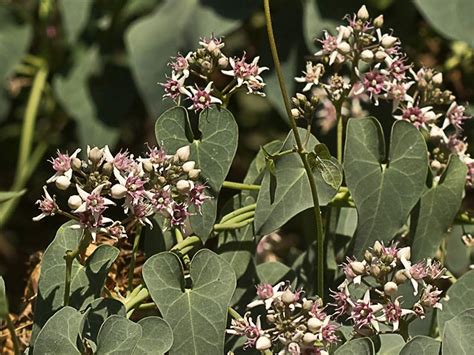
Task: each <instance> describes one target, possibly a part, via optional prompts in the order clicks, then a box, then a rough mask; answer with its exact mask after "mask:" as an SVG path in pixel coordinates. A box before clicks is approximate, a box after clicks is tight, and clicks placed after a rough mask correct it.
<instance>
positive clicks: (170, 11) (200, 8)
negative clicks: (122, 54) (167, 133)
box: [125, 0, 246, 116]
mask: <svg viewBox="0 0 474 355" xmlns="http://www.w3.org/2000/svg"><path fill="white" fill-rule="evenodd" d="M221 3H222V2H220V1H217V0H208V1H205V2H204V1H200V0H181V1H178V2H177V1H174V0H166V1H164V2H163V4H162V5H161V6H160V7H158V8H157V10H156V11H155V12H153V13H152V14H150V15H149V16H147V17H144V18H143V19H140V20H139V21H136V22H135V23H134V24H133V25H132V26H130V29H129V30H128V31H127V34H126V36H125V42H126V45H127V48H128V53H129V54H130V65H131V68H132V71H133V74H134V76H135V79H136V83H137V85H138V88H139V91H140V92H141V94H142V97H143V99H144V101H145V103H146V106H147V108H148V110H149V112H150V113H151V114H152V115H153V116H158V115H159V114H160V113H162V112H163V109H164V108H166V107H169V104H168V105H164V104H163V100H162V95H163V90H162V89H160V88H159V86H157V85H156V83H157V82H164V81H166V77H165V75H166V74H169V72H170V70H169V69H168V66H167V65H166V64H167V63H168V62H169V61H170V57H174V56H176V55H177V53H178V51H181V53H183V54H186V53H188V52H189V51H191V50H194V49H195V48H197V47H198V46H199V44H198V41H199V37H200V36H207V37H209V36H210V35H211V33H214V34H216V35H222V34H225V33H227V32H229V31H231V30H233V29H235V28H236V27H237V26H238V25H239V22H240V21H238V20H236V19H229V18H226V17H224V16H225V15H230V16H235V10H237V8H236V7H234V9H233V10H234V14H232V12H231V11H228V10H229V9H227V11H222V9H218V10H219V11H216V9H214V8H212V7H222V6H225V5H222V4H221ZM241 8H243V9H246V7H244V6H242V7H241ZM224 10H226V9H224ZM240 12H242V9H240ZM243 12H246V11H243ZM242 15H243V16H244V15H245V14H242ZM170 29H173V30H172V31H170Z"/></svg>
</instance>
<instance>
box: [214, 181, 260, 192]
mask: <svg viewBox="0 0 474 355" xmlns="http://www.w3.org/2000/svg"><path fill="white" fill-rule="evenodd" d="M222 187H225V188H228V189H234V190H260V185H252V184H242V183H240V182H233V181H224V183H223V184H222Z"/></svg>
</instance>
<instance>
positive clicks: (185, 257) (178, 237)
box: [174, 228, 193, 266]
mask: <svg viewBox="0 0 474 355" xmlns="http://www.w3.org/2000/svg"><path fill="white" fill-rule="evenodd" d="M174 233H175V236H176V244H181V243H184V238H183V234H182V233H181V231H180V230H179V228H175V230H174ZM186 239H187V238H186ZM192 248H193V247H191V248H190V247H189V246H188V247H186V248H183V249H181V250H180V253H181V254H182V256H183V261H184V264H185V265H186V266H189V264H190V263H191V259H189V256H188V255H187V253H188V252H189V251H190V250H191V249H192ZM185 250H186V252H185Z"/></svg>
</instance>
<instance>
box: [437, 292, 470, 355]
mask: <svg viewBox="0 0 474 355" xmlns="http://www.w3.org/2000/svg"><path fill="white" fill-rule="evenodd" d="M468 297H471V298H472V294H471V295H469V296H468ZM473 333H474V309H473V308H471V309H465V310H464V311H463V312H462V313H460V314H458V315H457V316H456V317H454V318H452V319H451V320H449V321H447V322H446V324H445V328H444V335H443V345H442V347H443V351H442V354H443V355H468V354H472V349H473V348H474V337H473V336H472V334H473Z"/></svg>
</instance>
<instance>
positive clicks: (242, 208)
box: [221, 203, 257, 224]
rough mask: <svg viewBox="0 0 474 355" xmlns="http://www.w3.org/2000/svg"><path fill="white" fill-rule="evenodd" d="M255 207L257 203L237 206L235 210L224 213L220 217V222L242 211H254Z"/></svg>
mask: <svg viewBox="0 0 474 355" xmlns="http://www.w3.org/2000/svg"><path fill="white" fill-rule="evenodd" d="M256 207H257V204H256V203H252V204H250V205H248V206H244V207H241V208H238V209H236V210H235V211H232V212H230V213H228V214H226V215H225V216H224V217H222V219H221V224H222V223H225V222H227V221H228V220H230V219H232V218H234V217H235V216H239V215H241V214H242V213H245V212H249V211H255V208H256Z"/></svg>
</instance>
